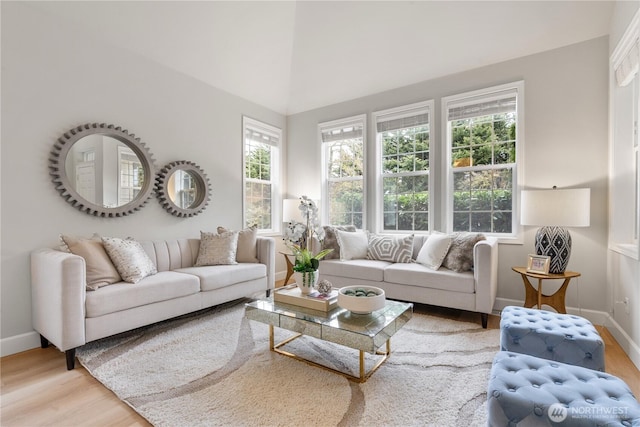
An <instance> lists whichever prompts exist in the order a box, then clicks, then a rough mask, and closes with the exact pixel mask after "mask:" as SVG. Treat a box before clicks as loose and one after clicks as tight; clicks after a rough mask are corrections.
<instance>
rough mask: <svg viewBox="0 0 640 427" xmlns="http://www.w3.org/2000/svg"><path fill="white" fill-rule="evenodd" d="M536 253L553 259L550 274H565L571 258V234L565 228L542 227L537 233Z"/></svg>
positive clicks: (550, 264)
mask: <svg viewBox="0 0 640 427" xmlns="http://www.w3.org/2000/svg"><path fill="white" fill-rule="evenodd" d="M535 248H536V253H537V254H538V255H545V256H548V257H550V258H551V260H550V263H549V273H553V274H560V273H564V271H565V270H566V269H567V265H568V264H569V257H570V256H571V234H569V230H567V229H566V228H564V227H548V226H547V227H540V228H539V229H538V231H537V232H536V244H535Z"/></svg>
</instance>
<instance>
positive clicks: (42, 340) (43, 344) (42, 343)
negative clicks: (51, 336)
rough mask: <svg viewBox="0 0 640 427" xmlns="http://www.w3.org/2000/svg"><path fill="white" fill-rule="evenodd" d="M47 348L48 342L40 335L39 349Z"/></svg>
mask: <svg viewBox="0 0 640 427" xmlns="http://www.w3.org/2000/svg"><path fill="white" fill-rule="evenodd" d="M47 347H49V340H48V339H46V338H45V337H43V336H42V334H40V348H47Z"/></svg>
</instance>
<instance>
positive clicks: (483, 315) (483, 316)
mask: <svg viewBox="0 0 640 427" xmlns="http://www.w3.org/2000/svg"><path fill="white" fill-rule="evenodd" d="M480 319H482V327H483V328H484V329H487V321H488V320H489V315H488V314H487V313H480Z"/></svg>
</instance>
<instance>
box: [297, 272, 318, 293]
mask: <svg viewBox="0 0 640 427" xmlns="http://www.w3.org/2000/svg"><path fill="white" fill-rule="evenodd" d="M319 276H320V273H318V270H315V271H306V272H298V271H294V272H293V277H294V278H295V279H296V284H297V285H298V287H299V288H300V292H302V293H303V294H305V295H306V294H308V293H310V292H311V291H312V290H313V289H314V288H315V286H316V284H317V283H318V277H319Z"/></svg>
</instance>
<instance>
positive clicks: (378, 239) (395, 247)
mask: <svg viewBox="0 0 640 427" xmlns="http://www.w3.org/2000/svg"><path fill="white" fill-rule="evenodd" d="M412 254H413V234H411V235H409V236H379V235H377V234H372V233H369V246H368V247H367V259H375V260H379V261H389V262H402V263H409V262H411V261H412V258H411V255H412Z"/></svg>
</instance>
